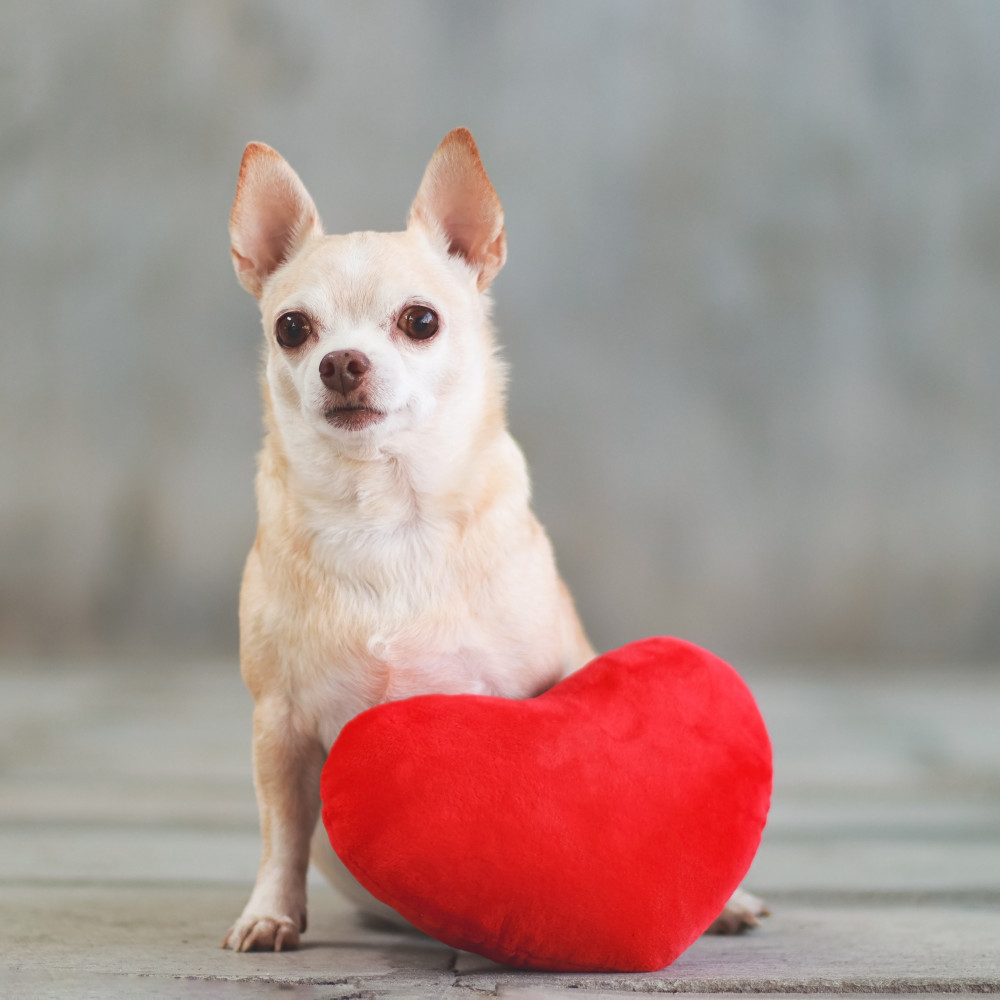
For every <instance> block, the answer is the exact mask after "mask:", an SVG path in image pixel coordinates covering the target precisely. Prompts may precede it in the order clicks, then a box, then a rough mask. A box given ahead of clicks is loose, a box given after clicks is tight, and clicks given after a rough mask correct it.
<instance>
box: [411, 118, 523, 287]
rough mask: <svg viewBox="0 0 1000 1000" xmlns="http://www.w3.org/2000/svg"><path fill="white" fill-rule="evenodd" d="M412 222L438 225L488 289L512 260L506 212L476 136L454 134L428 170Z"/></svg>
mask: <svg viewBox="0 0 1000 1000" xmlns="http://www.w3.org/2000/svg"><path fill="white" fill-rule="evenodd" d="M411 218H414V219H417V220H419V221H421V222H423V223H424V224H427V225H430V226H438V227H440V228H441V230H442V231H443V232H444V234H445V236H446V238H447V240H448V250H449V252H450V253H458V254H461V256H462V257H464V258H465V260H467V261H468V263H469V264H470V265H471V266H472V267H473V268H475V270H476V271H478V272H479V287H480V289H484V288H486V287H487V286H488V285H489V284H490V282H491V281H492V280H493V278H494V277H495V276H496V273H497V271H499V270H500V268H501V267H502V266H503V262H504V258H505V257H506V244H505V241H504V229H503V209H502V207H501V205H500V199H499V198H498V197H497V193H496V191H495V190H494V189H493V185H492V184H491V183H490V180H489V177H487V176H486V171H485V170H484V169H483V164H482V161H481V160H480V159H479V152H478V150H477V149H476V145H475V142H474V141H473V139H472V136H471V135H470V134H469V133H468V132H467V131H466V130H465V129H455V130H454V131H453V132H451V133H449V134H448V135H447V136H446V137H445V139H444V141H443V142H442V143H441V145H440V146H439V147H438V149H437V151H436V152H435V154H434V156H433V157H431V162H430V163H429V164H428V165H427V170H426V172H425V174H424V179H423V181H422V182H421V185H420V190H419V191H418V192H417V197H416V199H415V200H414V202H413V208H412V209H411Z"/></svg>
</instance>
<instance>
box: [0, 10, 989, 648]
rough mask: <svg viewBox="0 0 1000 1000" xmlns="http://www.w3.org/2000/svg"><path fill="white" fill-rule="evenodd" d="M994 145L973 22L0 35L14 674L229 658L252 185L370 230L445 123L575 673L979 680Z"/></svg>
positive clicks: (896, 17) (241, 14)
mask: <svg viewBox="0 0 1000 1000" xmlns="http://www.w3.org/2000/svg"><path fill="white" fill-rule="evenodd" d="M998 106H1000V5H998V4H997V3H996V2H995V0H960V2H948V3H942V2H941V0H857V2H856V0H810V2H797V0H791V2H785V0H734V2H724V0H671V2H669V3H665V2H663V0H629V2H627V3H615V2H612V0H546V2H544V3H537V2H533V0H505V2H503V3H469V2H468V0H422V2H417V0H414V2H397V0H338V2H337V3H316V2H314V0H283V2H280V3H279V2H275V0H212V2H209V3H204V2H196V0H178V2H158V3H141V4H137V3H134V2H132V0H101V2H92V3H79V2H73V0H49V2H46V3H35V2H31V0H6V2H4V3H3V4H0V289H2V293H0V299H2V302H3V326H2V333H0V337H2V341H0V348H2V364H0V650H4V649H7V650H9V649H13V648H16V647H18V646H23V647H27V648H37V647H38V646H45V645H47V644H53V645H59V644H62V647H63V648H67V647H68V648H70V649H75V648H77V644H78V643H80V642H82V641H89V642H93V643H95V644H98V646H99V645H100V644H101V643H103V642H107V641H109V640H115V641H123V640H125V639H128V640H130V641H132V642H133V643H142V644H144V646H145V648H147V649H148V648H162V645H163V644H174V645H181V646H183V645H184V644H186V643H192V642H200V643H205V644H209V645H212V646H213V647H214V648H221V647H222V646H224V645H225V646H226V648H227V649H232V648H234V635H235V614H234V609H235V591H236V586H237V580H238V576H239V570H240V564H241V561H242V559H243V557H244V555H245V552H246V550H247V548H248V547H249V545H250V543H251V540H252V536H253V518H254V513H253V497H252V492H251V476H252V462H253V459H252V456H253V453H254V451H255V449H256V448H257V445H258V441H259V427H260V419H259V402H258V391H257V388H256V384H255V382H256V372H257V365H258V344H259V338H260V331H259V326H258V321H257V317H256V314H255V310H254V307H253V303H252V301H251V300H250V298H249V297H248V296H247V295H245V294H244V293H243V292H242V291H241V290H240V289H239V288H238V286H237V284H236V281H235V279H234V277H233V274H232V268H231V266H230V262H229V253H228V241H227V236H226V220H227V214H228V211H229V206H230V202H231V199H232V195H233V191H234V187H235V180H236V171H237V167H238V163H239V158H240V153H241V151H242V148H243V146H244V144H245V143H246V142H247V141H249V140H251V139H260V140H264V141H267V142H269V143H271V144H272V145H274V146H276V147H277V148H279V149H280V150H281V151H282V152H283V153H285V154H286V156H287V157H288V158H289V159H290V160H291V162H292V163H293V165H294V166H295V167H296V168H298V170H299V172H300V173H301V175H302V176H303V178H304V180H305V181H306V183H307V184H308V185H309V187H310V188H311V189H312V191H313V193H314V195H315V197H316V200H317V203H318V205H319V207H320V210H321V212H322V214H323V216H324V219H325V220H326V222H327V223H328V225H329V226H330V227H331V228H332V229H333V230H335V231H343V230H345V229H355V228H362V229H369V228H395V227H398V226H400V225H401V224H402V221H403V219H404V216H405V212H406V209H407V207H408V205H409V202H410V199H411V198H412V197H413V195H414V193H415V190H416V186H417V183H418V180H419V177H420V174H421V171H422V170H423V167H424V165H425V163H426V161H427V158H428V157H429V155H430V153H431V151H432V150H433V148H434V146H435V145H436V144H437V142H438V141H439V140H440V138H441V137H442V136H443V135H444V134H445V132H446V131H447V130H448V129H450V128H452V127H454V126H456V125H459V124H464V125H467V126H469V127H471V128H472V130H473V132H474V133H475V135H476V137H477V139H478V140H479V143H480V146H481V148H482V152H483V155H484V157H485V160H486V164H487V167H488V169H489V171H490V173H491V175H492V177H493V179H494V180H495V182H496V185H497V187H498V189H499V192H500V195H501V197H502V199H503V203H504V206H505V209H506V213H507V224H508V234H509V244H510V256H509V262H508V265H507V267H506V268H505V270H504V272H503V273H502V274H501V275H500V278H499V280H498V282H497V285H496V300H497V310H496V315H497V319H498V323H499V327H500V333H501V340H502V343H503V344H504V345H505V350H506V355H507V357H508V358H509V360H510V361H511V363H512V382H511V418H512V423H513V427H514V430H515V432H516V434H517V436H518V437H519V439H520V440H521V441H522V443H523V444H524V446H525V447H526V449H527V452H528V455H529V459H530V460H531V464H532V468H533V473H534V481H535V487H536V498H537V506H538V509H539V512H540V514H541V516H542V519H543V521H544V522H545V523H546V524H547V526H548V527H549V529H550V531H551V533H552V535H553V537H554V540H555V543H556V550H557V552H558V555H559V559H560V563H561V565H562V566H563V567H564V569H565V571H566V573H567V575H568V576H569V578H570V582H571V586H572V589H573V591H574V593H575V594H576V595H577V597H578V599H579V603H580V606H581V609H582V611H583V615H584V619H585V621H586V622H587V623H588V625H589V627H590V629H591V631H592V632H593V638H594V641H595V642H596V643H597V645H598V646H599V647H601V648H607V647H609V646H613V645H618V644H619V643H621V642H624V641H627V640H629V639H633V638H636V637H638V636H642V635H648V634H659V633H663V632H667V633H674V634H679V635H684V636H686V637H688V638H691V639H694V640H696V641H701V642H703V643H704V644H706V645H708V646H710V647H713V648H719V651H720V652H722V653H724V654H726V655H728V656H731V657H739V656H742V655H743V654H744V653H746V652H748V651H755V652H763V653H765V654H766V653H770V652H773V651H775V650H791V651H792V653H793V655H798V654H799V653H801V652H802V651H816V650H820V651H822V650H827V651H830V650H832V651H835V652H840V653H844V654H849V655H855V654H860V655H862V656H872V655H880V654H881V653H887V654H889V655H901V656H904V657H906V656H910V655H913V656H919V657H928V656H935V655H936V656H939V657H943V658H946V659H947V658H952V657H959V658H963V657H979V658H990V657H994V658H995V657H996V655H997V653H998V650H1000V532H997V531H996V530H995V529H996V511H997V496H998V495H1000V394H998V393H997V392H996V386H997V385H998V384H1000V338H998V337H997V336H996V317H997V316H998V315H1000V282H998V280H997V275H998V273H1000V116H998V115H997V113H996V109H997V107H998ZM227 644H228V645H227Z"/></svg>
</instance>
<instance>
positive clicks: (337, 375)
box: [319, 351, 372, 396]
mask: <svg viewBox="0 0 1000 1000" xmlns="http://www.w3.org/2000/svg"><path fill="white" fill-rule="evenodd" d="M371 366H372V363H371V362H370V361H369V360H368V358H367V356H366V355H364V354H362V353H361V352H360V351H331V352H330V353H329V354H326V355H324V356H323V360H322V361H320V363H319V377H320V378H321V379H322V380H323V385H325V386H326V387H327V388H328V389H333V390H334V392H339V393H341V394H343V395H344V396H346V395H347V394H348V393H349V392H350V391H351V390H352V389H356V388H357V387H358V386H359V385H361V383H362V382H363V381H364V380H365V373H366V372H367V371H368V369H369V368H371Z"/></svg>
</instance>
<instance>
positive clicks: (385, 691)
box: [223, 129, 753, 951]
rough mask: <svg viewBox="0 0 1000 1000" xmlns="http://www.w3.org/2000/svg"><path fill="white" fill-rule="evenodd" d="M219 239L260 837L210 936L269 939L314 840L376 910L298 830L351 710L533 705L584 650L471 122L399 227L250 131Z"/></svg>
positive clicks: (309, 833)
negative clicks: (546, 501) (243, 456)
mask: <svg viewBox="0 0 1000 1000" xmlns="http://www.w3.org/2000/svg"><path fill="white" fill-rule="evenodd" d="M230 235H231V239H232V255H233V262H234V265H235V267H236V273H237V275H238V276H239V280H240V282H241V284H242V285H243V287H244V288H246V289H247V291H249V292H250V293H251V294H253V295H254V296H255V297H256V298H258V299H259V300H260V309H261V316H262V318H263V325H264V335H265V341H266V344H267V349H266V366H265V377H264V387H263V388H264V407H265V422H266V427H267V434H266V437H265V439H264V447H263V450H262V452H261V455H260V461H259V469H258V474H257V502H258V509H259V514H260V525H259V530H258V532H257V538H256V541H255V543H254V546H253V549H252V550H251V552H250V555H249V558H248V559H247V564H246V570H245V573H244V576H243V587H242V591H241V595H240V657H241V662H242V671H243V677H244V679H245V680H246V684H247V686H248V687H249V689H250V692H251V694H252V695H253V697H254V703H255V707H254V719H253V723H254V724H253V764H254V782H255V786H256V790H257V800H258V805H259V809H260V822H261V833H262V837H263V851H262V856H261V862H260V868H259V870H258V873H257V882H256V885H255V887H254V890H253V893H252V895H251V896H250V900H249V902H248V903H247V905H246V908H245V909H244V911H243V913H242V915H241V916H240V918H239V919H238V920H237V921H236V923H235V925H234V926H233V927H232V928H231V929H230V931H229V933H228V934H227V935H226V938H225V940H224V942H223V946H228V947H231V948H233V949H235V950H239V951H248V950H252V949H263V950H271V949H273V950H275V951H280V950H282V949H287V948H295V947H297V946H298V943H299V935H300V933H301V932H302V931H304V930H305V927H306V870H307V868H308V865H309V859H310V842H311V841H312V858H313V860H314V862H316V864H317V866H318V867H319V868H320V870H321V871H323V872H324V873H326V874H327V875H328V876H329V877H330V878H331V879H332V880H333V881H335V882H336V883H338V884H339V885H340V886H341V887H342V888H343V889H344V891H345V892H346V893H347V894H348V895H349V896H351V897H352V898H354V899H355V900H357V901H358V902H359V903H360V904H361V905H362V906H364V907H366V908H367V909H369V910H372V911H374V912H380V913H382V914H383V915H390V916H391V915H392V913H391V911H388V908H387V907H384V906H383V904H381V903H378V901H376V900H374V899H373V898H372V897H370V896H368V894H367V893H366V892H365V891H364V890H363V889H362V888H361V887H360V886H359V885H358V884H357V883H355V882H354V881H353V879H351V878H350V876H349V875H348V874H347V873H346V871H345V870H344V869H343V868H342V866H340V865H339V863H338V861H337V859H336V857H335V855H334V854H333V852H332V850H331V849H330V847H329V845H328V844H327V842H326V837H325V836H324V832H323V829H322V825H320V826H319V829H318V830H317V836H315V837H314V836H313V833H314V830H316V828H317V818H318V814H319V791H318V789H319V775H320V770H321V768H322V766H323V762H324V760H325V759H326V755H327V753H328V751H329V749H330V747H331V746H332V744H333V741H334V740H335V739H336V737H337V734H338V732H339V731H340V729H341V727H342V726H343V725H344V724H345V723H346V722H347V721H348V720H349V719H351V718H352V717H353V716H354V715H357V714H358V713H359V712H361V711H363V710H364V709H366V708H369V707H371V706H372V705H377V704H379V703H380V702H383V701H387V700H391V699H397V698H406V697H409V696H411V695H417V694H426V693H429V692H441V693H454V694H459V693H476V694H490V695H499V696H503V697H509V698H527V697H531V696H532V695H536V694H538V693H540V692H542V691H544V690H545V689H546V688H548V687H550V686H551V685H552V684H554V683H555V682H556V681H558V680H559V679H560V678H561V677H563V676H564V675H565V674H567V673H569V672H570V671H572V670H575V669H576V668H577V667H579V666H581V665H582V664H584V663H586V662H587V661H588V660H589V659H591V657H592V656H593V655H594V654H593V650H592V649H591V647H590V644H589V643H588V642H587V639H586V637H585V635H584V633H583V630H582V628H581V626H580V623H579V621H578V619H577V615H576V612H575V610H574V608H573V602H572V599H571V598H570V595H569V592H568V591H567V589H566V587H565V586H564V585H563V583H562V581H561V580H560V578H559V574H558V572H557V571H556V566H555V561H554V559H553V555H552V548H551V545H550V544H549V540H548V538H547V537H546V534H545V531H544V530H543V529H542V527H541V525H539V523H538V521H537V520H536V519H535V517H534V516H533V514H532V513H531V510H530V507H529V504H528V499H529V487H528V476H527V470H526V468H525V463H524V458H523V456H522V454H521V452H520V450H519V449H518V447H517V445H516V444H515V443H514V441H513V439H512V438H511V436H510V434H509V433H508V432H507V427H506V420H505V413H504V368H503V365H502V364H501V362H500V361H499V360H498V359H497V356H496V347H495V344H494V339H493V332H492V329H491V327H490V321H489V313H490V300H489V296H488V294H487V291H488V289H489V286H490V284H491V282H492V281H493V279H494V278H495V277H496V274H497V272H498V271H499V270H500V268H501V267H502V266H503V263H504V260H505V258H506V253H507V248H506V240H505V235H504V220H503V211H502V209H501V207H500V201H499V199H498V198H497V195H496V192H495V191H494V189H493V186H492V184H491V183H490V181H489V178H488V177H487V176H486V172H485V171H484V169H483V166H482V163H481V161H480V159H479V153H478V151H477V149H476V144H475V142H474V141H473V138H472V136H471V134H470V133H469V132H468V131H467V130H465V129H456V130H454V131H453V132H451V133H449V134H448V136H446V137H445V139H444V141H443V142H442V143H441V145H440V146H439V147H438V149H437V151H436V152H435V153H434V156H433V157H432V159H431V161H430V164H429V165H428V167H427V170H426V173H425V174H424V178H423V181H422V183H421V185H420V189H419V191H418V192H417V196H416V200H415V201H414V202H413V206H412V208H411V209H410V215H409V220H408V223H407V228H406V230H405V231H404V232H400V233H372V232H365V233H352V234H350V235H347V236H326V235H324V234H323V229H322V226H321V224H320V220H319V215H318V214H317V212H316V207H315V205H314V204H313V202H312V199H311V198H310V197H309V194H308V192H307V191H306V189H305V188H304V187H303V185H302V182H301V181H300V180H299V178H298V176H297V175H296V174H295V172H294V171H293V170H292V169H291V167H289V166H288V164H287V163H286V162H285V161H284V160H283V159H282V158H281V157H280V156H279V155H278V154H277V153H276V152H275V151H274V150H272V149H270V148H269V147H268V146H264V145H262V144H259V143H252V144H251V145H249V146H248V147H247V149H246V151H245V153H244V155H243V162H242V165H241V167H240V176H239V183H238V186H237V191H236V200H235V203H234V204H233V210H232V215H231V218H230ZM745 909H746V907H744V910H745ZM386 911H388V913H387V912H386ZM747 917H748V918H749V919H747ZM397 919H399V918H398V917H397ZM752 920H753V918H752V915H751V914H749V911H747V913H746V914H744V915H743V917H741V918H740V919H739V920H738V921H737V922H742V923H747V922H752Z"/></svg>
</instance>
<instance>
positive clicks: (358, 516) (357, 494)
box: [260, 379, 528, 531]
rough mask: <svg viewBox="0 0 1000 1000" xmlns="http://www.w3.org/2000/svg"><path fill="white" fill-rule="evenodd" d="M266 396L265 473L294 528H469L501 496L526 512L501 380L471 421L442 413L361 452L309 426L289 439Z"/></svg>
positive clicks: (520, 463)
mask: <svg viewBox="0 0 1000 1000" xmlns="http://www.w3.org/2000/svg"><path fill="white" fill-rule="evenodd" d="M264 395H265V422H266V426H267V435H266V437H265V440H264V448H263V451H262V454H261V461H260V474H261V475H262V476H268V477H269V478H271V479H272V480H273V481H274V482H275V483H277V484H280V485H281V487H282V488H281V492H282V493H284V494H285V503H286V504H288V505H290V508H291V509H290V510H289V513H291V511H292V510H295V511H297V516H296V519H297V520H299V519H300V518H301V519H302V521H304V522H306V523H308V524H310V525H311V526H312V527H313V528H314V529H320V528H325V527H327V526H330V525H332V524H337V523H342V524H352V525H354V526H356V527H361V526H362V525H364V524H366V523H368V524H370V525H372V526H380V527H381V528H382V529H384V530H389V531H391V530H394V529H398V528H400V527H402V526H405V525H407V524H417V523H419V522H420V521H421V520H427V519H432V520H438V519H441V518H449V519H455V518H458V519H464V518H466V517H469V516H473V515H474V512H475V511H477V510H482V509H484V508H486V507H487V506H489V505H490V504H491V502H492V501H493V499H494V498H495V496H496V494H497V492H498V490H500V489H502V490H503V491H504V492H505V493H509V492H510V491H516V492H519V493H523V496H524V502H525V503H527V498H528V480H527V472H526V469H525V465H524V459H523V456H522V455H521V452H520V450H519V449H518V447H517V445H516V444H515V443H514V441H513V439H512V438H511V437H510V435H509V434H508V432H507V430H506V420H505V414H504V400H503V392H502V389H501V387H500V383H499V379H494V380H490V382H489V383H488V385H487V386H486V388H485V391H484V392H483V393H482V395H481V397H480V398H479V400H478V401H477V404H476V407H475V412H474V413H470V412H469V409H468V407H467V406H466V407H462V408H461V412H459V413H456V412H453V410H452V407H449V406H442V407H441V408H440V409H439V410H438V411H437V412H436V413H434V414H433V415H432V416H431V417H430V419H429V420H428V421H427V422H426V423H425V424H424V425H423V426H421V427H420V428H419V429H416V430H412V431H406V432H403V433H400V434H398V435H396V436H394V437H392V438H390V439H389V440H387V441H385V442H382V443H381V444H380V445H379V446H378V447H371V448H367V449H357V450H354V451H351V450H348V449H346V448H344V447H343V446H341V445H339V444H338V443H337V442H336V441H333V440H330V439H328V438H325V437H321V436H320V435H318V434H316V433H315V432H314V431H311V430H310V429H308V428H306V427H301V428H299V429H298V432H295V431H293V432H292V433H288V432H287V431H286V430H284V429H283V428H282V427H281V426H280V422H279V421H278V420H277V419H276V416H275V413H274V408H273V405H272V402H271V399H270V393H269V392H268V391H267V388H266V387H265V393H264ZM272 495H273V494H272ZM300 523H302V522H300Z"/></svg>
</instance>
